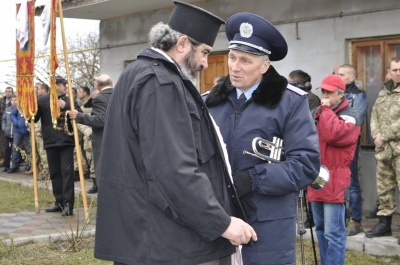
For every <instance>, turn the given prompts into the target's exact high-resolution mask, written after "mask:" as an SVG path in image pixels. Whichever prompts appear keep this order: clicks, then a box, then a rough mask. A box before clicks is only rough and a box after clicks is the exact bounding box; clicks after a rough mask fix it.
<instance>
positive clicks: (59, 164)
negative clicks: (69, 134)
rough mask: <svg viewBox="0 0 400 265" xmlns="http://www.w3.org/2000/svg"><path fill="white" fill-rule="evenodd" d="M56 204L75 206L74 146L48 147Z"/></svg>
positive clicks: (48, 159)
mask: <svg viewBox="0 0 400 265" xmlns="http://www.w3.org/2000/svg"><path fill="white" fill-rule="evenodd" d="M46 154H47V161H48V163H49V171H50V179H51V184H52V187H53V195H54V198H55V199H56V202H55V205H60V206H61V207H63V208H66V207H69V209H70V210H72V209H73V208H74V200H75V194H74V147H73V146H62V147H52V148H47V149H46Z"/></svg>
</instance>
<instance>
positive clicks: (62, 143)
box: [0, 75, 113, 216]
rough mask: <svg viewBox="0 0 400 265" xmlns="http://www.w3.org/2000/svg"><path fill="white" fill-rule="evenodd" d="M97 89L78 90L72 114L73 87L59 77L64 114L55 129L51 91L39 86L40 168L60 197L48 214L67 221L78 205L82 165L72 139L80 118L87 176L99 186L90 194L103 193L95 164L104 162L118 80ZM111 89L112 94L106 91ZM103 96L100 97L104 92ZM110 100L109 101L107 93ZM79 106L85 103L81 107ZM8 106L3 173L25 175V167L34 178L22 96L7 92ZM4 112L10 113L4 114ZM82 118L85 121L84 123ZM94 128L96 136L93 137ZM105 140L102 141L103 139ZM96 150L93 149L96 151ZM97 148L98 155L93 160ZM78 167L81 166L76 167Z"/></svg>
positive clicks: (103, 80)
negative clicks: (102, 146)
mask: <svg viewBox="0 0 400 265" xmlns="http://www.w3.org/2000/svg"><path fill="white" fill-rule="evenodd" d="M96 85H97V87H96V88H93V89H92V91H91V90H90V89H89V88H88V87H86V86H82V87H80V88H79V90H78V89H75V88H72V91H76V92H77V93H72V95H73V97H74V98H73V102H74V110H71V107H70V100H69V94H68V82H67V80H66V79H65V78H63V77H60V76H57V77H56V93H57V99H58V106H59V107H60V115H59V117H58V119H57V121H56V125H54V123H53V120H52V114H51V107H50V94H49V90H50V88H49V86H48V85H47V84H45V83H36V84H35V93H36V97H37V106H38V111H37V113H36V115H35V116H34V118H35V122H36V124H35V144H36V150H37V155H38V156H37V157H38V158H39V159H38V160H37V161H38V162H37V167H38V169H39V172H40V173H39V179H40V180H44V179H50V180H51V183H52V190H53V194H54V198H55V203H54V206H53V207H50V208H48V209H46V211H47V212H62V215H63V216H69V215H72V214H73V205H74V200H75V198H74V197H75V195H74V181H75V180H77V179H76V173H74V169H75V168H74V165H76V164H77V162H76V160H77V159H76V156H74V154H76V152H75V151H74V150H75V142H74V139H73V135H72V125H71V120H72V119H75V118H76V117H77V115H76V113H77V112H78V113H79V115H78V117H79V118H77V125H78V129H79V137H80V140H81V141H80V143H81V144H80V147H81V148H82V158H83V160H84V161H85V162H86V163H85V164H86V168H87V171H86V173H85V176H86V177H87V178H89V176H90V178H91V179H92V180H93V186H92V188H90V189H89V190H88V191H87V192H88V193H97V184H96V178H95V177H96V175H95V173H96V171H95V166H94V165H95V164H96V161H97V160H98V158H97V157H98V155H99V153H100V151H99V141H100V143H101V134H102V128H103V124H104V115H105V111H106V109H107V102H108V98H109V96H110V95H111V93H112V91H113V89H112V85H113V84H112V80H111V78H110V77H109V76H107V75H100V76H99V77H98V78H96ZM105 89H107V91H108V92H100V91H103V90H105ZM97 91H99V92H100V93H98V92H97ZM104 93H106V94H107V95H108V96H106V98H105V99H104V96H102V94H104ZM78 102H79V104H78ZM1 103H2V105H1V106H0V107H1V110H0V111H2V113H3V114H2V132H3V134H2V137H4V160H3V164H2V166H3V167H4V169H3V172H7V173H14V172H18V171H19V170H20V165H21V163H24V165H25V174H32V165H31V161H32V159H31V141H30V124H29V123H28V122H29V121H26V120H25V119H24V117H23V115H22V114H21V113H20V112H19V110H18V106H17V96H16V95H15V94H14V91H13V89H12V88H11V87H7V88H6V93H5V97H4V99H3V100H2V101H1ZM3 108H4V109H3ZM80 118H82V119H83V120H82V119H80ZM93 119H95V120H96V122H95V123H89V124H88V123H87V122H86V120H93ZM92 128H93V131H94V133H92ZM99 139H100V140H99ZM92 146H93V147H92ZM92 148H93V149H95V150H96V151H95V152H96V154H95V155H94V159H93V158H92ZM76 168H77V166H76Z"/></svg>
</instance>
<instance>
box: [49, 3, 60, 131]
mask: <svg viewBox="0 0 400 265" xmlns="http://www.w3.org/2000/svg"><path fill="white" fill-rule="evenodd" d="M56 18H57V0H51V16H50V109H51V117H52V120H53V124H54V126H56V125H57V118H58V116H60V107H59V106H58V102H57V99H58V98H57V88H56V77H55V72H56V69H57V67H58V59H57V51H56Z"/></svg>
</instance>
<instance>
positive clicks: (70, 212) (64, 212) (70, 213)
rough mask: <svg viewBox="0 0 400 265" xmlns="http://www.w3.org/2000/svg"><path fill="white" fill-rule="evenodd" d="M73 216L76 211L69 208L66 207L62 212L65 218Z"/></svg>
mask: <svg viewBox="0 0 400 265" xmlns="http://www.w3.org/2000/svg"><path fill="white" fill-rule="evenodd" d="M71 215H74V210H73V209H70V208H68V207H65V208H64V211H62V213H61V216H64V217H66V216H71Z"/></svg>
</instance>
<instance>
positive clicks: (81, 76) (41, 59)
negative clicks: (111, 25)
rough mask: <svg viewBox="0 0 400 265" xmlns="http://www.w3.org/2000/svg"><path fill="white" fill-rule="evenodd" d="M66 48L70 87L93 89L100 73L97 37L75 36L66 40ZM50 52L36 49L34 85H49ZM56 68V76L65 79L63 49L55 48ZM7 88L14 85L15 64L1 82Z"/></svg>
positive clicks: (95, 35) (92, 34)
mask: <svg viewBox="0 0 400 265" xmlns="http://www.w3.org/2000/svg"><path fill="white" fill-rule="evenodd" d="M66 43H67V48H68V62H69V69H70V77H71V84H72V86H75V87H79V86H88V87H90V88H92V87H94V85H95V83H94V78H95V77H96V76H97V75H99V73H100V49H99V35H98V33H97V32H91V33H89V34H85V35H79V34H77V35H76V36H75V37H69V38H67V40H66ZM49 54H50V50H49V48H48V47H46V48H44V49H38V48H36V52H35V57H36V58H35V78H34V83H36V82H42V83H47V84H49V65H50V55H49ZM57 54H58V55H57V58H58V68H57V70H56V75H60V76H63V77H66V76H67V74H66V67H65V59H64V53H63V47H62V46H60V47H57ZM1 81H3V82H4V83H6V84H7V85H9V86H12V87H15V85H16V68H15V63H14V64H12V65H10V66H9V72H8V74H6V75H5V78H4V80H1Z"/></svg>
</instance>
